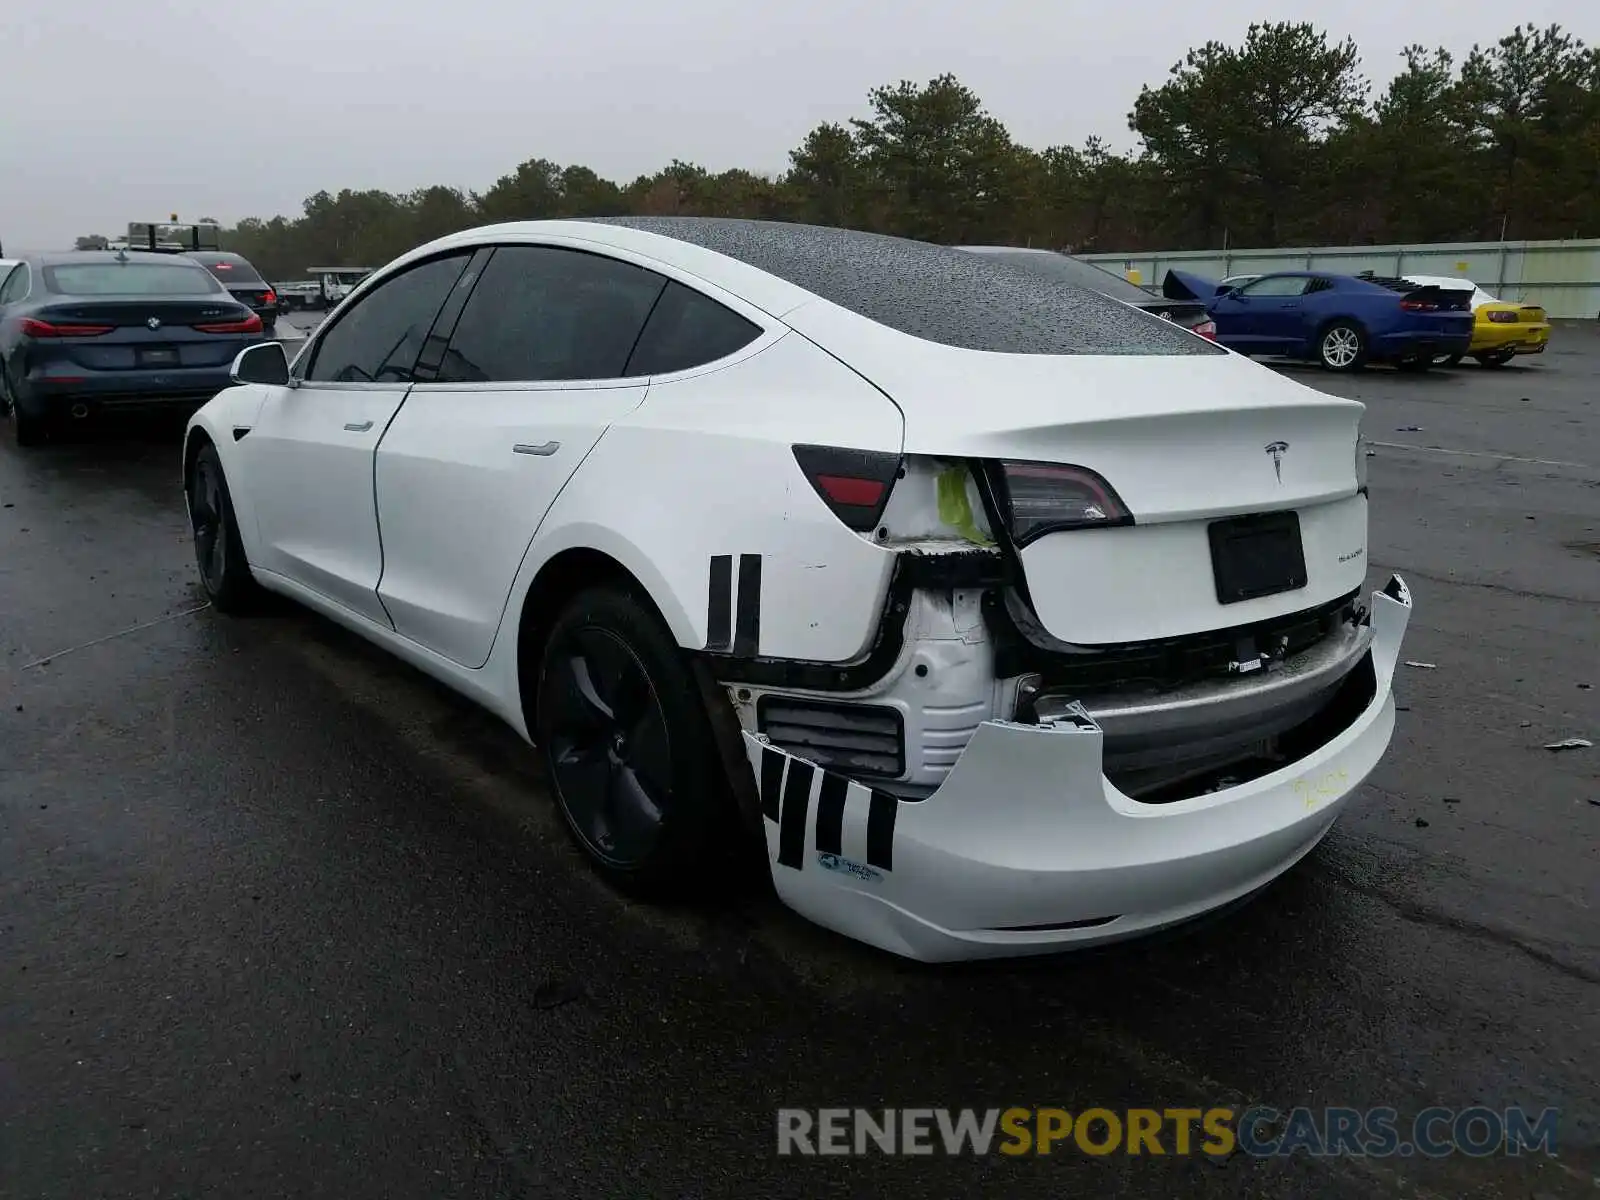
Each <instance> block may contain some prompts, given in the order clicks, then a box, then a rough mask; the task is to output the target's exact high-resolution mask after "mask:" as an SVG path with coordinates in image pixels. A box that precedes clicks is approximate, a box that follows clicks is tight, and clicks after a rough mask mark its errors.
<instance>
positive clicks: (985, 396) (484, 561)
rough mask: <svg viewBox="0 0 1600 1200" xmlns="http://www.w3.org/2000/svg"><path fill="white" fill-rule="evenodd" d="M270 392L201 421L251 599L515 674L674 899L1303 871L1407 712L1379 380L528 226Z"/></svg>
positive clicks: (889, 241) (1138, 898) (195, 515)
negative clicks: (1377, 454) (1376, 572)
mask: <svg viewBox="0 0 1600 1200" xmlns="http://www.w3.org/2000/svg"><path fill="white" fill-rule="evenodd" d="M234 375H235V379H236V381H237V386H235V387H232V388H230V389H229V390H227V391H225V392H223V393H221V394H220V395H218V396H217V397H216V398H215V399H214V400H212V401H211V402H210V403H209V404H207V405H206V406H205V407H204V408H203V409H201V410H200V412H199V413H198V414H197V415H196V416H195V418H194V420H193V422H192V424H191V425H190V427H189V430H188V434H187V438H186V442H185V447H184V464H183V469H184V479H185V485H186V489H187V495H188V501H189V510H190V514H191V517H192V521H193V526H194V531H195V546H196V551H197V558H198V562H199V567H200V573H201V577H202V579H203V580H204V584H205V587H206V589H207V591H208V592H209V594H210V595H211V597H212V598H213V600H214V601H215V604H216V606H217V607H218V608H219V609H222V610H224V611H236V610H240V609H243V608H245V607H247V606H248V605H249V603H250V601H251V600H252V598H253V597H254V596H256V595H257V594H258V593H259V591H260V590H261V589H267V590H270V591H272V592H277V593H282V594H284V595H287V596H290V597H293V598H294V599H296V600H298V601H300V602H302V603H304V604H305V605H307V606H309V607H311V608H313V609H316V610H318V611H320V612H322V613H324V614H326V615H327V616H328V617H330V618H332V619H333V620H335V621H338V622H340V623H342V624H344V625H346V626H348V627H349V628H351V629H353V630H355V631H356V632H358V633H360V634H361V635H363V636H364V637H367V638H370V639H371V640H372V641H374V642H376V643H378V644H379V645H381V646H384V647H386V648H387V649H389V650H391V651H393V652H394V653H395V654H397V655H399V656H401V657H402V658H404V659H406V660H407V661H409V662H411V663H413V664H414V665H416V666H417V667H419V668H421V669H422V670H424V671H426V672H428V673H430V674H431V675H434V676H436V677H437V678H439V679H440V680H442V681H444V682H445V683H446V684H448V685H449V686H451V687H453V688H456V689H458V690H460V691H461V692H463V693H465V694H466V695H468V696H470V697H472V698H474V699H476V700H477V701H479V702H481V703H482V704H483V705H485V706H486V707H487V708H489V709H491V710H492V711H493V712H495V713H496V714H498V715H499V716H500V717H502V718H504V719H505V720H506V721H507V722H509V723H510V724H511V725H512V726H513V727H514V728H515V729H516V730H517V731H518V732H519V733H521V734H522V735H523V736H525V737H527V738H528V739H529V740H530V741H531V742H533V743H534V744H535V745H536V746H538V747H539V748H540V750H541V752H542V753H543V755H544V757H545V759H546V760H547V762H548V765H549V771H550V779H551V784H552V789H553V791H554V794H555V797H556V800H557V802H558V804H559V805H560V808H561V810H562V812H563V814H564V815H565V817H566V820H567V823H568V824H569V826H570V828H571V830H572V833H573V834H574V836H575V838H576V840H577V842H578V843H579V845H581V846H582V848H583V849H584V850H585V851H586V852H587V853H588V855H589V856H590V857H591V858H592V859H593V860H594V862H595V863H596V864H598V866H599V867H600V868H601V869H602V870H603V871H604V872H605V873H607V874H608V875H609V876H611V877H612V878H614V879H616V880H618V881H621V882H625V883H628V884H631V885H634V886H635V887H637V888H640V889H642V890H644V891H646V892H660V891H664V890H670V889H675V888H680V887H684V886H695V885H697V884H704V882H705V881H706V880H708V879H712V880H715V879H721V878H725V877H726V876H725V875H724V874H723V873H722V867H721V864H722V863H723V862H724V860H723V859H721V858H720V857H719V856H721V855H724V854H726V853H728V852H729V847H730V846H732V847H734V848H735V849H737V847H739V846H740V845H743V846H745V847H746V848H747V850H748V851H749V852H750V853H753V854H759V853H760V851H759V847H761V846H763V845H764V847H765V853H766V861H767V863H768V867H769V869H770V872H771V877H772V881H773V883H774V885H775V888H776V891H777V893H778V895H779V896H780V897H782V899H783V900H784V901H785V902H786V903H787V904H788V905H790V906H791V907H793V908H794V909H796V910H798V911H799V912H801V913H803V914H805V915H806V916H807V917H810V918H811V919H813V920H815V921H818V922H820V923H822V924H824V925H826V926H829V927H831V928H833V929H835V930H838V931H840V932H842V933H845V934H847V935H849V936H851V937H854V938H858V939H860V940H862V941H865V942H868V943H871V944H873V945H876V946H879V947H883V948H885V949H887V950H890V951H893V952H895V953H898V954H902V955H907V956H910V957H913V958H919V959H925V960H947V959H962V958H975V957H984V956H1000V955H1009V954H1019V953H1034V952H1041V951H1050V950H1056V949H1062V948H1067V947H1072V946H1076V945H1083V944H1087V943H1094V942H1103V941H1110V940H1113V939H1117V938H1123V937H1127V936H1130V935H1133V934H1137V933H1140V932H1143V931H1147V930H1151V929H1155V928H1158V927H1162V926H1166V925H1170V924H1173V923H1175V922H1179V921H1182V920H1184V919H1186V918H1189V917H1192V916H1194V915H1196V914H1199V913H1201V912H1204V911H1206V910H1209V909H1212V908H1215V907H1218V906H1220V905H1224V904H1227V903H1229V902H1231V901H1233V900H1235V899H1237V898H1239V897H1242V896H1244V895H1246V894H1248V893H1250V892H1251V891H1253V890H1255V889H1257V888H1260V887H1261V886H1262V885H1264V884H1266V883H1267V882H1268V881H1270V880H1271V879H1273V878H1274V877H1275V876H1277V875H1279V874H1280V873H1281V872H1283V871H1284V870H1286V869H1287V868H1289V867H1290V866H1291V865H1292V864H1294V863H1295V862H1296V861H1297V860H1298V859H1299V858H1301V857H1302V856H1303V855H1304V854H1306V853H1307V852H1308V851H1309V850H1310V849H1311V848H1312V847H1313V846H1315V845H1316V844H1317V842H1318V841H1319V840H1320V839H1321V838H1322V837H1323V835H1324V834H1325V833H1326V832H1327V831H1328V828H1329V826H1330V825H1331V824H1332V823H1333V822H1334V820H1335V819H1336V818H1337V816H1338V815H1339V813H1340V811H1341V810H1342V809H1343V808H1344V806H1345V805H1346V803H1347V802H1348V801H1349V799H1350V797H1351V795H1352V794H1353V793H1354V791H1355V789H1356V788H1357V786H1358V785H1359V784H1360V782H1361V781H1362V779H1363V778H1364V777H1365V776H1366V775H1367V774H1368V772H1370V771H1371V770H1372V768H1373V767H1374V765H1375V764H1376V763H1377V762H1378V760H1379V758H1380V756H1381V755H1382V754H1383V752H1384V750H1385V749H1386V747H1387V745H1388V743H1389V739H1390V735H1391V732H1392V730H1393V726H1394V719H1395V718H1394V712H1395V709H1394V701H1393V699H1392V697H1391V692H1390V683H1391V678H1392V676H1393V673H1394V669H1395V663H1396V660H1397V657H1398V655H1399V650H1400V644H1401V639H1402V636H1403V634H1404V632H1405V627H1406V623H1407V620H1408V618H1409V616H1410V611H1411V598H1410V595H1409V593H1408V591H1407V589H1406V587H1405V585H1404V583H1403V582H1402V581H1401V580H1400V579H1399V578H1398V577H1392V578H1390V580H1389V582H1388V583H1387V584H1386V585H1385V586H1384V587H1383V588H1382V589H1381V590H1379V591H1376V592H1374V593H1372V595H1371V599H1370V605H1369V604H1368V603H1366V602H1365V600H1364V597H1363V595H1362V586H1363V580H1364V577H1365V572H1366V569H1367V495H1366V486H1365V477H1364V475H1365V472H1364V467H1365V457H1364V454H1363V453H1362V450H1361V448H1360V446H1359V423H1360V418H1361V415H1362V412H1363V406H1362V405H1360V404H1358V403H1354V402H1352V401H1348V400H1342V399H1338V398H1335V397H1332V396H1328V395H1324V394H1322V393H1320V392H1316V391H1313V390H1311V389H1310V388H1307V387H1304V386H1302V385H1300V384H1298V383H1295V382H1292V381H1290V380H1288V379H1285V378H1282V377H1280V376H1278V375H1276V374H1274V373H1273V372H1272V371H1270V370H1268V369H1266V368H1264V367H1261V366H1259V365H1257V364H1255V363H1252V362H1250V361H1249V360H1247V359H1245V358H1241V357H1239V356H1237V355H1234V354H1230V353H1228V352H1227V351H1225V350H1222V349H1220V348H1219V347H1217V346H1216V345H1214V344H1212V343H1211V342H1208V341H1206V340H1204V339H1203V338H1200V337H1197V336H1194V335H1193V334H1190V333H1188V332H1186V331H1185V330H1183V329H1180V328H1178V327H1176V326H1174V325H1173V324H1171V323H1170V322H1166V321H1162V320H1160V319H1158V318H1157V317H1154V316H1148V315H1146V314H1143V313H1140V312H1138V311H1136V310H1133V309H1131V308H1129V307H1127V306H1125V305H1121V304H1118V303H1117V302H1116V301H1114V300H1110V299H1107V298H1105V297H1103V296H1100V295H1098V294H1095V293H1092V292H1087V291H1079V290H1076V289H1073V288H1071V287H1067V286H1063V285H1059V284H1055V283H1053V282H1050V281H1045V280H1040V279H1038V278H1036V277H1033V276H1030V275H1025V274H1022V273H1018V272H1015V271H1014V270H1013V269H1011V268H1008V267H1006V266H1004V265H1003V264H1000V263H996V262H992V261H988V260H985V259H983V258H981V257H978V256H975V255H970V254H965V253H963V252H961V251H959V250H955V249H947V248H943V247H937V246H932V245H925V244H922V243H918V242H911V241H905V240H901V239H897V238H889V237H881V236H877V235H871V234H864V233H855V232H850V231H846V230H839V229H827V228H815V227H809V226H795V225H785V224H777V223H766V222H754V221H734V220H716V219H690V218H618V219H607V220H603V221H548V222H526V223H517V224H507V225H496V226H490V227H487V228H481V229H475V230H471V231H469V232H465V233H460V234H455V235H452V236H450V237H446V238H443V239H441V240H439V241H436V242H432V243H430V244H428V245H426V246H423V247H422V248H420V249H418V250H415V251H412V252H411V253H409V254H407V255H405V256H404V257H402V258H400V259H398V260H396V261H395V262H393V263H391V264H389V265H388V266H387V267H385V268H383V269H382V270H381V271H379V272H377V273H376V274H375V275H373V276H372V277H371V278H369V279H368V280H366V281H365V282H364V283H363V284H362V285H361V286H360V287H359V288H358V289H357V290H356V291H355V292H354V293H353V294H352V295H351V296H350V297H349V298H348V299H347V300H346V301H345V302H344V303H343V304H341V305H340V306H339V308H338V309H337V310H336V311H335V312H334V313H333V314H332V316H331V317H330V318H329V319H328V320H327V321H326V322H325V323H324V324H323V325H322V327H321V328H320V329H319V330H318V331H317V332H316V334H315V335H314V336H313V337H312V338H311V339H309V341H308V343H307V344H306V345H305V347H304V349H303V350H302V351H301V352H300V353H299V354H298V355H297V356H296V358H295V360H294V363H293V365H292V366H291V365H290V364H289V363H288V362H287V361H286V359H285V357H284V352H283V350H282V348H281V346H278V345H277V344H267V345H262V346H258V347H253V348H251V349H249V350H246V351H245V352H244V353H243V354H241V355H240V357H239V359H238V361H237V362H236V363H235V367H234ZM741 832H743V833H748V834H749V835H751V836H750V837H748V838H746V839H744V840H743V841H741V839H740V838H739V837H738V836H737V835H738V834H740V833H741Z"/></svg>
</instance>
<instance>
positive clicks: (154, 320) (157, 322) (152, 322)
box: [145, 317, 161, 329]
mask: <svg viewBox="0 0 1600 1200" xmlns="http://www.w3.org/2000/svg"><path fill="white" fill-rule="evenodd" d="M145 324H146V325H148V326H150V328H151V329H160V328H161V318H160V317H151V318H150V319H149V320H148V321H146V322H145Z"/></svg>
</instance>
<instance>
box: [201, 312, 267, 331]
mask: <svg viewBox="0 0 1600 1200" xmlns="http://www.w3.org/2000/svg"><path fill="white" fill-rule="evenodd" d="M195 329H197V330H199V331H200V332H201V333H260V332H261V318H260V317H258V316H256V314H255V313H251V314H250V315H249V316H248V317H246V318H245V319H244V320H242V321H223V322H220V323H218V324H214V325H196V326H195Z"/></svg>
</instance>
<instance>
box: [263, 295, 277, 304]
mask: <svg viewBox="0 0 1600 1200" xmlns="http://www.w3.org/2000/svg"><path fill="white" fill-rule="evenodd" d="M277 302H278V293H277V292H268V293H267V294H266V295H265V296H263V297H261V303H263V304H276V303H277Z"/></svg>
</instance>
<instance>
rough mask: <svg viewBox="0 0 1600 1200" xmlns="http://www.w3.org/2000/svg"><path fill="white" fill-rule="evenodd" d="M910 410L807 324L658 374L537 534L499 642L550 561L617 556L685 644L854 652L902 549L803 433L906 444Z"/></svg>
mask: <svg viewBox="0 0 1600 1200" xmlns="http://www.w3.org/2000/svg"><path fill="white" fill-rule="evenodd" d="M903 432H904V426H903V421H902V418H901V415H900V411H899V409H898V408H896V407H895V405H894V404H893V403H891V402H890V401H889V400H888V399H887V398H886V397H885V396H884V395H883V393H881V392H880V391H878V390H877V389H876V388H874V387H872V386H871V385H869V384H868V383H866V382H865V381H864V380H862V379H861V378H860V377H859V376H858V375H856V374H855V373H854V372H853V371H851V370H849V369H848V368H846V367H844V366H843V365H842V364H840V363H839V362H837V361H836V360H834V359H833V358H831V357H829V356H828V355H826V354H824V353H823V352H822V351H820V350H818V349H817V348H816V347H815V346H813V345H812V344H811V343H809V342H807V341H806V340H805V339H804V338H801V337H798V336H795V335H790V336H787V337H784V338H782V339H780V340H779V341H778V342H776V343H774V344H773V345H772V346H771V347H770V348H769V349H767V350H765V351H763V352H762V353H761V354H759V355H757V356H756V357H754V358H752V359H747V360H745V361H743V362H738V363H736V364H734V365H733V366H731V367H725V368H721V369H717V368H712V369H711V370H708V371H703V372H698V373H687V374H684V375H680V376H674V377H671V378H669V379H664V380H659V381H656V382H653V383H652V384H651V388H650V392H649V395H648V396H647V397H646V399H645V402H644V403H643V404H642V405H641V406H640V407H639V408H638V409H637V410H635V411H634V412H633V413H632V414H630V415H629V416H628V417H627V418H626V419H625V420H622V421H619V422H617V423H615V424H613V425H612V426H611V427H610V429H608V430H607V432H606V434H605V436H604V437H603V438H602V439H601V441H600V444H599V445H598V446H596V447H595V449H594V451H593V452H592V453H591V454H590V455H589V457H588V459H586V460H585V462H584V464H583V467H582V469H581V470H580V471H579V472H578V474H577V476H576V477H574V479H573V480H572V481H571V482H570V483H569V484H568V485H567V487H566V489H565V490H564V491H563V492H562V493H561V495H560V497H559V498H558V499H557V500H556V503H555V504H554V505H553V506H552V508H551V510H550V512H549V514H548V515H547V516H546V518H545V520H544V523H543V524H542V525H541V526H540V528H539V530H538V532H537V533H536V534H535V536H534V539H533V542H532V544H531V545H530V547H529V552H528V554H527V556H526V559H525V560H524V562H523V565H522V569H521V571H520V572H519V574H518V578H517V583H516V585H515V587H514V588H513V589H512V594H511V597H510V602H509V604H508V606H507V610H506V616H505V618H504V619H503V621H502V636H501V637H500V638H499V639H498V644H497V653H500V652H503V650H504V648H505V647H507V646H508V645H509V644H511V643H514V641H515V639H514V638H512V637H507V636H505V633H506V627H507V626H508V625H510V626H512V627H514V622H515V621H516V619H517V617H518V614H520V613H521V611H522V607H523V603H524V601H525V599H526V597H527V593H528V590H529V588H530V587H531V585H532V583H533V581H534V579H535V578H536V577H537V575H538V572H539V570H540V568H541V567H543V566H544V564H546V563H548V562H549V561H550V560H551V559H552V558H554V557H555V556H556V555H557V554H560V553H561V552H562V551H564V550H569V549H574V548H589V549H594V550H598V551H601V552H603V553H605V554H607V555H609V556H610V557H612V558H614V559H615V560H617V561H618V562H619V563H620V564H621V565H622V566H623V567H625V568H626V569H627V570H628V571H630V572H631V573H632V574H633V575H634V576H635V577H636V578H637V579H638V580H639V581H640V582H641V583H642V584H643V585H644V586H645V587H646V588H647V589H648V590H649V592H650V595H651V598H652V599H653V600H654V602H655V604H656V606H657V608H659V609H660V611H661V614H662V616H663V617H664V618H665V620H666V623H667V625H668V627H669V628H670V629H671V631H672V634H673V637H674V638H675V639H676V640H677V642H678V644H679V645H680V646H682V647H684V648H685V649H690V650H703V649H707V648H710V649H724V650H727V649H732V650H734V651H735V652H736V653H740V654H744V655H746V656H754V655H757V654H759V655H760V656H761V657H764V658H789V659H801V660H807V661H814V662H845V661H848V660H850V659H852V658H854V657H856V656H858V655H860V654H862V653H863V652H864V651H865V650H866V649H867V647H868V646H869V645H870V643H871V640H872V637H873V635H874V633H875V632H876V630H877V624H878V619H879V617H880V615H881V613H882V610H883V606H884V602H885V598H886V596H887V591H888V585H889V578H890V574H891V570H892V568H893V564H894V558H895V554H894V552H893V551H892V550H890V549H887V548H885V547H882V546H879V545H877V544H875V543H874V542H873V541H871V540H869V539H868V538H867V537H864V536H861V535H858V534H856V533H853V532H852V531H851V530H850V529H848V528H846V527H845V525H844V524H843V523H842V522H841V521H839V520H838V518H836V517H835V516H834V515H833V513H832V512H830V511H829V509H828V508H827V506H826V505H825V504H824V503H823V502H822V500H821V498H820V497H818V495H817V494H816V492H815V491H814V490H813V488H812V487H811V485H810V483H809V482H807V480H806V478H805V476H804V475H803V474H802V473H801V471H800V468H799V466H798V464H797V463H796V461H795V457H794V452H793V449H792V447H793V446H794V445H796V444H803V443H809V444H818V445H828V446H841V447H849V448H854V449H863V450H878V451H887V452H891V453H898V452H899V451H900V449H901V443H902V438H903Z"/></svg>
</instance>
